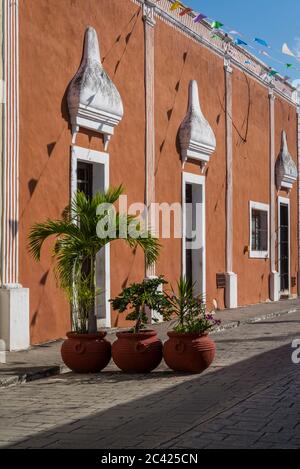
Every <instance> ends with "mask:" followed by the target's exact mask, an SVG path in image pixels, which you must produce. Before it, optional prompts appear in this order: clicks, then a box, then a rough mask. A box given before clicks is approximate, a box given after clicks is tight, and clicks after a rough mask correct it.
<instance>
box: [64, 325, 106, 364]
mask: <svg viewBox="0 0 300 469" xmlns="http://www.w3.org/2000/svg"><path fill="white" fill-rule="evenodd" d="M105 336H106V332H98V333H97V334H77V333H76V332H68V334H67V337H68V338H67V339H66V340H65V341H64V343H63V344H62V347H61V356H62V359H63V361H64V363H65V364H66V365H67V367H69V368H70V369H71V370H72V371H75V373H98V372H99V371H101V370H103V368H105V367H106V366H107V365H108V363H109V361H110V359H111V344H110V342H108V341H107V340H105V338H104V337H105Z"/></svg>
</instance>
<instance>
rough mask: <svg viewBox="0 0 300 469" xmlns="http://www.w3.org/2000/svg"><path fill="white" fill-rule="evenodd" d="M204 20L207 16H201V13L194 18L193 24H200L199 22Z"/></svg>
mask: <svg viewBox="0 0 300 469" xmlns="http://www.w3.org/2000/svg"><path fill="white" fill-rule="evenodd" d="M205 18H207V16H206V15H203V13H200V14H199V15H198V16H196V18H195V19H194V22H195V23H200V21H202V20H204V19H205Z"/></svg>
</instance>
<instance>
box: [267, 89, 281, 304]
mask: <svg viewBox="0 0 300 469" xmlns="http://www.w3.org/2000/svg"><path fill="white" fill-rule="evenodd" d="M269 116H270V124H269V125H270V269H271V272H270V288H269V290H270V300H272V301H278V300H279V293H280V277H279V273H278V272H277V271H276V212H275V210H276V208H275V197H276V191H275V95H274V90H273V89H272V88H270V89H269Z"/></svg>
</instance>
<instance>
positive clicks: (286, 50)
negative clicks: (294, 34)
mask: <svg viewBox="0 0 300 469" xmlns="http://www.w3.org/2000/svg"><path fill="white" fill-rule="evenodd" d="M282 53H283V54H285V55H290V56H291V57H296V55H295V54H294V53H293V52H292V51H291V49H290V48H289V46H288V45H287V43H286V42H285V43H284V44H283V45H282Z"/></svg>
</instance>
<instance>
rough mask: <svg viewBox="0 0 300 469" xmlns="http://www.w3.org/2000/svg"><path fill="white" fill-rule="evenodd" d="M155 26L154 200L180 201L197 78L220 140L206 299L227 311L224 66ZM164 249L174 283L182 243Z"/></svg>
mask: <svg viewBox="0 0 300 469" xmlns="http://www.w3.org/2000/svg"><path fill="white" fill-rule="evenodd" d="M155 28H156V29H155V38H156V40H155V41H156V42H155V102H156V113H155V119H156V121H155V126H156V168H157V172H156V200H157V202H160V203H162V202H169V203H172V202H181V191H182V189H181V184H182V182H181V173H182V162H181V156H180V152H179V148H178V137H177V134H178V130H179V126H180V124H181V122H182V121H183V119H184V117H185V115H186V111H187V103H188V87H189V82H190V80H192V79H194V80H197V81H198V85H199V94H200V101H201V107H202V111H203V113H204V115H205V116H206V118H207V120H208V121H209V123H210V124H211V126H212V128H213V130H214V132H215V135H216V139H217V150H216V152H215V153H214V155H213V156H212V158H211V162H210V163H209V166H208V169H207V172H206V194H207V199H206V255H207V272H206V275H207V289H206V295H207V300H208V303H209V305H210V304H211V301H212V299H213V298H216V299H217V301H218V305H219V306H220V307H221V308H223V307H224V292H223V291H222V290H217V289H216V273H217V272H224V269H225V187H226V185H225V178H226V173H225V162H226V158H225V138H224V135H225V117H224V94H225V88H224V86H225V85H224V70H223V62H222V60H221V59H220V58H218V57H217V56H215V55H212V54H210V53H209V51H208V50H207V49H205V48H202V47H199V45H198V44H196V43H195V42H194V41H191V40H190V39H189V38H188V37H186V36H184V35H183V34H181V33H180V32H179V31H177V30H175V29H173V28H170V27H169V26H168V25H167V24H165V23H164V22H162V21H157V25H156V27H155ZM162 44H167V45H168V46H167V47H163V46H162ZM212 83H214V85H213V86H211V84H212ZM184 171H186V172H192V173H196V174H200V169H199V165H198V164H193V163H188V164H186V165H185V167H184ZM163 247H164V249H163V253H162V256H161V258H160V260H159V262H158V271H159V273H164V274H165V275H166V276H167V277H168V279H169V280H170V282H171V283H173V284H174V283H175V282H176V280H177V279H178V277H179V276H180V274H181V257H182V253H181V240H175V241H174V240H163Z"/></svg>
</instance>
